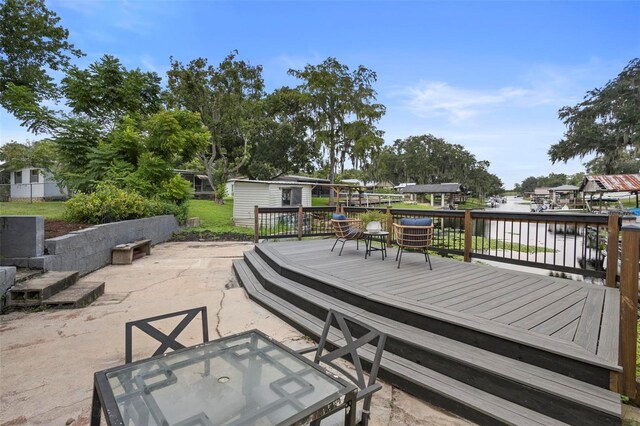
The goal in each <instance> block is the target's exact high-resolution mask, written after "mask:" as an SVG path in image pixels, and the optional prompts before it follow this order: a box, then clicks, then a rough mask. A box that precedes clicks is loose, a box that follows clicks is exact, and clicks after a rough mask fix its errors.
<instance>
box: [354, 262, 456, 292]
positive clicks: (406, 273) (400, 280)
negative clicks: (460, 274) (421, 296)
mask: <svg viewBox="0 0 640 426" xmlns="http://www.w3.org/2000/svg"><path fill="white" fill-rule="evenodd" d="M445 266H446V267H445V268H442V269H436V270H433V271H428V272H429V273H428V274H427V273H425V272H423V271H416V270H415V269H405V270H403V269H400V270H398V273H397V274H393V275H392V276H386V277H380V276H378V277H372V280H371V281H372V284H371V285H367V286H368V287H369V288H372V289H375V288H377V287H381V286H382V285H381V284H380V280H382V279H386V280H387V281H388V280H389V278H392V279H393V281H394V282H395V286H394V290H398V291H400V290H401V289H406V288H407V287H411V286H416V287H422V286H424V285H426V284H428V285H429V286H436V285H438V283H441V282H442V281H443V280H444V279H445V278H446V277H447V276H451V275H452V273H454V272H455V271H456V269H455V267H453V268H452V267H451V265H445ZM400 271H402V272H400ZM361 279H364V277H361Z"/></svg>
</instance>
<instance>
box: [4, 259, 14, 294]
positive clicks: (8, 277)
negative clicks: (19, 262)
mask: <svg viewBox="0 0 640 426" xmlns="http://www.w3.org/2000/svg"><path fill="white" fill-rule="evenodd" d="M15 280H16V267H15V266H0V295H3V294H5V293H6V292H7V290H9V287H11V286H12V285H13V283H14V282H15Z"/></svg>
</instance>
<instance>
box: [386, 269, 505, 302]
mask: <svg viewBox="0 0 640 426" xmlns="http://www.w3.org/2000/svg"><path fill="white" fill-rule="evenodd" d="M492 273H495V271H491V270H489V271H482V270H479V271H460V270H457V269H445V270H443V271H438V272H437V273H436V274H433V275H431V274H430V276H429V280H428V284H429V285H428V286H420V284H422V283H415V282H413V283H412V282H407V283H405V284H404V285H402V286H401V287H398V288H399V289H400V288H401V289H402V291H398V292H396V293H397V294H399V293H403V294H404V295H405V296H406V297H414V296H416V295H418V294H422V293H427V292H433V293H434V294H437V293H438V292H446V291H448V289H450V288H452V287H453V286H455V285H460V284H461V283H463V282H465V281H467V280H471V279H474V278H475V277H481V276H483V275H487V274H492Z"/></svg>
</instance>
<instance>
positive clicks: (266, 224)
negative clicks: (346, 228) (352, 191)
mask: <svg viewBox="0 0 640 426" xmlns="http://www.w3.org/2000/svg"><path fill="white" fill-rule="evenodd" d="M370 210H378V211H381V212H383V213H384V214H385V215H386V221H384V222H383V224H382V225H383V230H387V231H390V230H391V229H392V228H393V226H392V224H393V223H399V222H400V219H402V218H420V217H428V218H431V219H432V220H433V226H434V233H433V247H432V248H433V250H434V251H437V252H439V253H441V254H444V255H459V256H463V258H464V260H465V261H470V260H471V259H472V258H476V259H483V260H487V261H496V262H504V263H511V264H517V265H522V266H528V267H535V268H543V269H549V270H553V271H557V272H564V273H574V274H579V275H582V276H586V277H595V278H601V279H605V280H606V284H607V286H610V287H613V286H615V284H616V281H617V280H618V278H619V277H618V273H617V272H618V271H617V270H618V258H619V247H618V243H617V241H618V235H619V230H620V226H621V223H622V221H621V218H620V217H619V216H617V215H609V216H606V215H598V214H581V213H571V214H563V213H553V212H544V213H518V212H500V211H485V210H464V211H463V210H413V209H395V208H391V207H386V208H373V209H372V208H369V209H367V208H364V207H340V206H338V207H302V206H299V207H282V208H280V207H257V206H256V207H255V236H254V239H255V241H256V242H257V241H258V240H259V239H269V238H271V239H273V238H298V239H302V238H303V237H319V236H330V235H333V231H332V228H331V222H330V221H331V217H332V215H333V214H334V213H336V212H340V213H344V214H345V215H346V216H347V217H349V218H358V217H360V216H361V215H362V214H363V213H365V212H366V211H370ZM388 238H389V240H388V241H387V242H388V244H390V245H391V244H392V243H393V239H394V238H393V235H391V234H390V235H389V237H388ZM605 261H606V264H605ZM607 271H609V273H608V274H607Z"/></svg>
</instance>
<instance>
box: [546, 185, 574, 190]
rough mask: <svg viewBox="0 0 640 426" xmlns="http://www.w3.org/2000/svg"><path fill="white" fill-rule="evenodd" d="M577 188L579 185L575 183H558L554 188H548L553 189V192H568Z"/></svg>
mask: <svg viewBox="0 0 640 426" xmlns="http://www.w3.org/2000/svg"><path fill="white" fill-rule="evenodd" d="M579 189H580V187H579V186H575V185H560V186H556V187H555V188H549V190H550V191H554V192H570V191H577V190H579Z"/></svg>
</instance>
